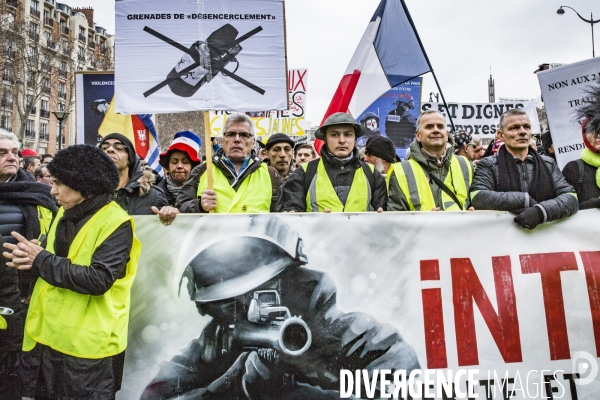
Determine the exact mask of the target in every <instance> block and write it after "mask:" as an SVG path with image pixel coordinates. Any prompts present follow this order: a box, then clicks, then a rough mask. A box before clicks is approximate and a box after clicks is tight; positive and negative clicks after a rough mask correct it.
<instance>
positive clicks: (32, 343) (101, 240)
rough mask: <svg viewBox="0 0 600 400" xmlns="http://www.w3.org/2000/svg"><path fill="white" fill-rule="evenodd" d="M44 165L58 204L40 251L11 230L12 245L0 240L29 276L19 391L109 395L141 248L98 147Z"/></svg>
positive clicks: (121, 356)
mask: <svg viewBox="0 0 600 400" xmlns="http://www.w3.org/2000/svg"><path fill="white" fill-rule="evenodd" d="M48 170H49V171H50V173H51V174H52V177H53V184H52V191H51V193H52V194H53V195H54V196H55V198H56V201H57V202H58V203H59V204H60V205H61V208H60V209H59V211H58V214H57V216H56V218H55V219H54V221H53V223H52V225H51V227H50V231H49V232H48V236H47V238H46V240H45V248H44V247H41V246H39V245H38V243H37V241H36V240H31V241H30V240H27V239H26V238H25V237H23V236H22V235H19V234H18V233H16V232H13V233H12V236H13V237H14V238H15V239H17V240H18V242H19V243H18V244H16V245H15V244H8V243H5V244H4V247H5V252H4V253H3V255H4V256H5V257H7V258H8V259H9V262H8V263H7V264H6V265H7V266H8V267H14V268H16V269H19V270H31V271H32V273H33V274H34V275H35V276H37V277H38V278H37V281H36V284H35V288H34V290H33V294H32V296H31V303H30V304H29V310H28V312H27V319H26V322H25V332H24V338H23V342H22V345H23V356H22V363H21V384H22V396H23V397H30V398H36V399H58V398H61V399H75V398H77V399H92V398H94V399H114V396H115V393H116V392H117V390H119V388H120V386H121V377H122V373H123V365H124V360H125V353H124V352H125V348H126V347H127V332H128V324H129V306H130V290H131V285H132V284H133V280H134V278H135V274H136V269H137V262H138V258H139V255H140V252H141V244H140V242H139V241H138V240H137V239H136V237H135V235H134V223H133V219H132V218H131V217H130V216H129V215H128V214H127V212H126V211H125V210H123V209H122V208H121V207H120V206H119V205H118V204H117V203H116V202H114V201H113V192H114V191H115V189H116V188H117V186H118V184H119V173H118V172H117V167H116V166H115V164H114V163H113V161H112V160H111V159H110V158H108V156H107V155H105V154H104V153H103V152H102V150H100V149H98V148H96V147H93V146H89V145H74V146H69V147H67V148H65V149H64V150H61V151H59V152H58V153H57V154H56V157H55V158H54V159H53V160H52V161H51V162H50V163H49V164H48ZM6 250H10V251H11V253H9V252H8V251H6Z"/></svg>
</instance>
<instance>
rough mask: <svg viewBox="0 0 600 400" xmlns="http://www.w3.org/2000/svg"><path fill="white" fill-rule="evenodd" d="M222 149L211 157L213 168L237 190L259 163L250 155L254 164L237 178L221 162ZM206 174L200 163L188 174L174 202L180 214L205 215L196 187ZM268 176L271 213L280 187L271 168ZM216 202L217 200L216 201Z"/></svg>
mask: <svg viewBox="0 0 600 400" xmlns="http://www.w3.org/2000/svg"><path fill="white" fill-rule="evenodd" d="M223 157H224V154H223V149H219V151H217V153H216V154H215V156H214V157H213V166H214V167H216V168H219V169H220V170H221V172H223V174H224V175H225V177H226V178H227V181H228V182H229V184H230V185H231V187H232V188H233V190H236V191H237V190H238V188H239V187H240V185H241V184H242V182H244V179H246V177H247V176H248V175H250V174H251V173H253V172H254V171H256V170H257V169H259V168H260V164H261V161H260V160H259V159H258V158H256V157H255V155H254V153H252V155H251V157H253V160H254V162H253V163H252V164H250V165H249V166H248V167H247V168H246V169H245V170H244V171H243V172H242V174H241V175H240V176H237V175H236V174H235V173H234V172H233V171H232V170H231V167H229V166H228V165H227V164H226V163H225V162H224V161H223ZM204 172H206V163H202V164H200V165H198V166H197V167H195V168H194V169H193V170H192V172H191V173H190V177H189V178H188V180H187V181H186V182H185V184H184V185H183V187H182V188H181V191H180V192H179V195H178V196H177V201H176V202H175V207H177V208H179V211H181V212H182V213H205V212H206V211H204V209H203V208H202V206H201V205H200V204H201V203H200V196H198V185H199V183H200V178H201V177H202V175H203V174H204ZM269 175H270V176H271V186H272V190H273V193H272V194H273V195H272V197H271V212H274V211H275V206H276V204H277V199H278V198H279V187H280V186H281V178H280V176H279V174H278V173H277V170H276V169H275V168H273V167H269ZM217 201H218V200H217Z"/></svg>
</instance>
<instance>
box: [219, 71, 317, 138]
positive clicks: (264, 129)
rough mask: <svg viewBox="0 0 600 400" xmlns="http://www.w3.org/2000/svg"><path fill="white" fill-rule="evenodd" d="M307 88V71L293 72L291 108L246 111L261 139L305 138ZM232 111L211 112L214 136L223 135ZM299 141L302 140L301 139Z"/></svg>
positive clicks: (291, 72)
mask: <svg viewBox="0 0 600 400" xmlns="http://www.w3.org/2000/svg"><path fill="white" fill-rule="evenodd" d="M307 85H308V70H306V69H290V70H289V71H288V108H287V109H286V110H283V111H276V110H267V111H255V112H247V113H246V114H248V116H250V118H252V121H254V131H255V134H256V136H257V138H258V140H260V141H262V142H263V143H266V142H267V140H268V139H269V136H271V135H272V134H274V133H284V134H286V135H288V136H292V137H304V136H305V135H306V130H307V129H309V128H310V122H308V121H306V120H305V117H304V115H305V113H306V99H307V97H306V96H307ZM230 113H231V112H229V111H213V112H211V113H210V131H211V136H214V137H218V136H221V135H222V133H223V132H222V129H223V127H224V126H225V119H226V118H227V115H229V114H230ZM298 139H300V138H298Z"/></svg>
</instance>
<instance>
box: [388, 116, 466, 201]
mask: <svg viewBox="0 0 600 400" xmlns="http://www.w3.org/2000/svg"><path fill="white" fill-rule="evenodd" d="M416 139H417V140H416V141H413V142H412V143H411V145H410V157H409V159H408V160H404V161H402V162H400V163H396V164H394V165H393V169H394V172H393V174H391V175H390V177H389V180H388V194H389V200H388V211H440V210H446V211H460V210H465V209H467V207H468V203H467V200H468V193H469V187H470V185H471V181H472V179H473V166H472V165H471V163H470V161H469V160H467V159H466V158H465V157H462V156H457V155H455V154H454V152H453V147H452V146H451V145H449V144H448V129H447V127H446V119H445V118H444V116H443V115H442V114H441V113H440V112H438V111H433V110H430V111H425V112H424V113H422V114H421V115H420V116H419V119H418V120H417V132H416Z"/></svg>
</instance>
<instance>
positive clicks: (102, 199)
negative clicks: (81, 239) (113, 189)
mask: <svg viewBox="0 0 600 400" xmlns="http://www.w3.org/2000/svg"><path fill="white" fill-rule="evenodd" d="M111 199H112V194H106V193H103V194H99V195H97V196H94V197H91V198H89V199H86V200H84V201H83V202H81V203H80V204H77V205H76V206H74V207H71V208H69V209H68V210H65V213H64V214H63V216H62V218H61V219H60V220H59V221H58V225H57V226H56V235H55V240H54V254H56V255H57V256H59V257H67V256H68V254H69V247H70V246H71V243H72V242H73V239H75V235H77V233H78V232H79V230H80V229H81V227H82V226H83V224H81V223H80V222H81V221H82V220H84V219H86V217H91V216H92V215H94V214H95V213H96V212H97V211H98V210H100V209H101V208H102V207H104V206H105V205H107V204H108V203H109V202H110V201H111Z"/></svg>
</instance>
